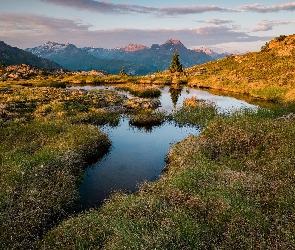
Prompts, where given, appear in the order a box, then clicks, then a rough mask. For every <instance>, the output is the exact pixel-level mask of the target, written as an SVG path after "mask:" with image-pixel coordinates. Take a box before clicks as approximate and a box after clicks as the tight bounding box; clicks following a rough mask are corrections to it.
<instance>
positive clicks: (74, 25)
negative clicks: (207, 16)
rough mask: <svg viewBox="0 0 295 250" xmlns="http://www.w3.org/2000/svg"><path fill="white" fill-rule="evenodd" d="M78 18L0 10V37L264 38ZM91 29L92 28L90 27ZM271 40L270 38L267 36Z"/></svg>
mask: <svg viewBox="0 0 295 250" xmlns="http://www.w3.org/2000/svg"><path fill="white" fill-rule="evenodd" d="M92 28H93V27H92V26H91V25H87V24H83V23H82V22H81V21H79V20H68V19H58V18H50V17H47V16H42V15H32V14H13V13H0V30H1V32H0V40H3V41H4V42H6V43H8V44H10V45H12V46H17V47H20V48H28V47H35V46H38V45H41V44H43V43H44V42H47V41H48V40H51V41H54V42H58V43H72V44H75V45H76V46H78V47H85V46H95V47H103V48H115V47H118V46H124V45H127V44H129V43H131V42H132V43H138V44H144V45H147V46H151V45H152V44H154V43H160V44H161V43H163V42H165V41H166V40H167V39H170V38H173V39H180V40H181V41H182V43H183V44H184V45H185V46H187V47H188V48H190V47H193V46H198V45H200V44H202V45H203V44H206V45H208V46H209V45H215V44H221V43H227V42H252V41H259V40H266V39H268V38H266V37H257V36H250V35H248V34H247V33H245V32H235V31H233V30H232V29H231V28H230V27H226V26H222V25H220V26H213V27H212V26H210V27H207V26H204V27H199V28H195V29H144V30H141V29H111V30H93V29H92ZM90 29H91V30H90ZM269 39H271V38H269Z"/></svg>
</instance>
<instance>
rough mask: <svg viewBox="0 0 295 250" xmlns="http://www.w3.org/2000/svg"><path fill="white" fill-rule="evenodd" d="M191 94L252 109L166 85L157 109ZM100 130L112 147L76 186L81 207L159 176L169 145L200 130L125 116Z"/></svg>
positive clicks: (223, 107)
mask: <svg viewBox="0 0 295 250" xmlns="http://www.w3.org/2000/svg"><path fill="white" fill-rule="evenodd" d="M86 88H87V89H89V88H90V87H86ZM94 88H96V87H94ZM100 88H102V87H100ZM192 96H195V97H197V98H198V99H202V100H206V101H211V102H214V103H215V104H216V106H217V108H218V110H219V112H229V111H230V110H233V109H240V108H255V106H253V105H250V104H248V103H246V102H244V101H240V100H237V99H235V98H230V97H224V96H217V95H213V94H210V93H208V92H206V91H201V90H196V89H190V88H183V89H179V90H171V89H169V87H165V88H164V89H163V92H162V96H161V98H160V101H161V103H162V105H161V107H160V108H159V109H160V110H165V111H168V112H171V111H172V110H174V109H177V108H179V107H181V105H182V102H183V100H184V99H185V98H189V97H192ZM101 130H102V131H104V132H105V133H106V134H108V136H109V138H110V139H111V141H112V147H111V149H110V152H109V154H107V155H105V156H104V157H103V158H102V159H101V160H100V161H99V162H97V163H95V164H93V165H92V166H90V167H89V168H88V169H87V170H86V171H85V175H84V180H83V183H82V184H81V186H80V188H79V192H80V196H81V201H80V204H81V209H88V208H93V207H98V206H100V205H101V204H102V203H103V201H104V200H105V199H107V198H108V197H109V196H110V194H111V193H113V192H114V191H116V190H122V191H124V192H127V193H129V192H134V191H136V190H137V189H138V187H139V185H140V183H142V182H143V181H154V180H156V179H158V178H159V176H160V174H161V171H162V169H163V168H164V167H165V156H166V154H167V153H168V151H169V148H170V147H171V146H172V145H173V144H174V143H176V142H179V141H181V140H183V139H184V138H186V137H188V136H189V135H191V134H192V135H198V134H199V133H200V132H201V131H200V130H199V129H198V128H195V127H178V126H176V125H175V124H173V123H168V122H166V123H165V124H163V125H161V126H158V127H153V128H152V129H151V130H145V129H139V128H136V127H133V126H130V125H129V120H128V118H126V117H125V118H122V119H121V122H120V124H119V125H118V126H117V127H109V126H103V127H101Z"/></svg>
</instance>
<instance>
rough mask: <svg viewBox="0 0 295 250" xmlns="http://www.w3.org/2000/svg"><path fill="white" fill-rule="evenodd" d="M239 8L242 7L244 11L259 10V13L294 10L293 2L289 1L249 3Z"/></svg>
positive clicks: (294, 4) (294, 3)
mask: <svg viewBox="0 0 295 250" xmlns="http://www.w3.org/2000/svg"><path fill="white" fill-rule="evenodd" d="M239 9H242V10H243V11H245V12H259V13H268V12H279V11H295V2H291V3H282V4H277V5H272V6H264V5H262V4H257V3H256V4H251V5H243V6H240V7H239Z"/></svg>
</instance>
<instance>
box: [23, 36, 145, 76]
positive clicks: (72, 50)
mask: <svg viewBox="0 0 295 250" xmlns="http://www.w3.org/2000/svg"><path fill="white" fill-rule="evenodd" d="M26 51H28V52H31V53H33V54H34V55H37V56H39V57H43V58H46V59H49V60H52V61H54V62H56V63H58V64H60V65H62V66H63V67H64V68H66V69H69V70H74V71H75V70H83V71H90V70H104V71H108V72H110V73H112V74H118V73H119V72H120V70H121V69H122V68H125V70H126V71H127V72H130V73H131V72H132V73H133V74H148V73H149V72H150V69H149V68H148V67H146V66H144V65H142V64H133V63H130V62H126V61H124V60H120V59H116V58H111V59H107V58H96V57H94V56H93V55H91V54H90V53H87V52H86V51H84V50H82V49H80V48H77V47H76V46H75V45H73V44H69V43H68V44H59V43H55V42H50V41H49V42H46V43H45V44H43V45H40V46H38V47H34V48H28V49H26Z"/></svg>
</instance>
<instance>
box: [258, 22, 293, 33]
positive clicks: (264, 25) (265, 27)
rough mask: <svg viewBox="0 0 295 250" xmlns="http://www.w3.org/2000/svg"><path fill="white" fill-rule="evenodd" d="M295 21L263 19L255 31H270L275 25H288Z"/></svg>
mask: <svg viewBox="0 0 295 250" xmlns="http://www.w3.org/2000/svg"><path fill="white" fill-rule="evenodd" d="M294 23H295V21H290V22H285V21H270V20H263V21H262V22H261V23H259V24H258V26H257V27H256V28H254V29H253V30H252V31H253V32H258V31H269V30H272V29H273V28H274V27H275V26H280V25H288V24H294Z"/></svg>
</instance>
